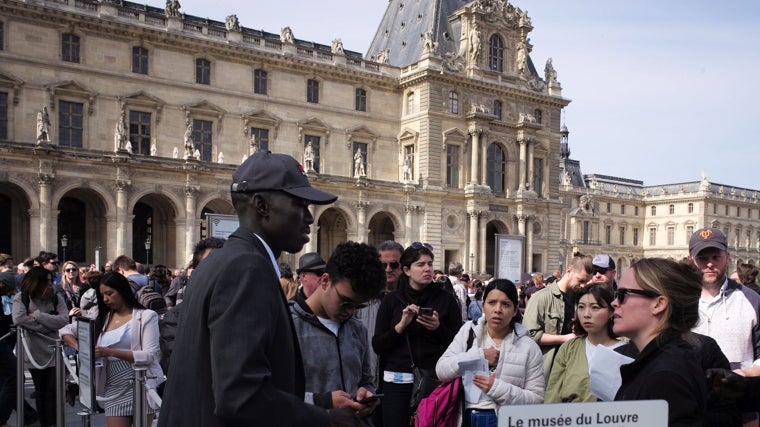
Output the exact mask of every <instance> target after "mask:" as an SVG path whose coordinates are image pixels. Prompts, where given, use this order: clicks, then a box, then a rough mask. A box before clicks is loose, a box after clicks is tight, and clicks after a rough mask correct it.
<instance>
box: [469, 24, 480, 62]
mask: <svg viewBox="0 0 760 427" xmlns="http://www.w3.org/2000/svg"><path fill="white" fill-rule="evenodd" d="M469 53H470V60H471V61H472V62H478V58H480V31H479V30H473V31H471V32H470V50H469Z"/></svg>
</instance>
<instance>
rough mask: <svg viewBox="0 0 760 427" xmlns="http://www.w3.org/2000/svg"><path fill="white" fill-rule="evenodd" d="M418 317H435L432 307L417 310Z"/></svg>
mask: <svg viewBox="0 0 760 427" xmlns="http://www.w3.org/2000/svg"><path fill="white" fill-rule="evenodd" d="M417 315H419V316H432V315H433V309H432V308H430V307H420V308H419V309H418V310H417Z"/></svg>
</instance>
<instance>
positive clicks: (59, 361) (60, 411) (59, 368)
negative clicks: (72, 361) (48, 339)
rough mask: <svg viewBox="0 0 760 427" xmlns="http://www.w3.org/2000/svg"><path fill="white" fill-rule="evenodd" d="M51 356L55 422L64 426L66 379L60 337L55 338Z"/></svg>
mask: <svg viewBox="0 0 760 427" xmlns="http://www.w3.org/2000/svg"><path fill="white" fill-rule="evenodd" d="M53 357H54V359H53V360H55V424H56V425H58V426H65V425H66V410H65V408H64V406H63V405H64V400H65V399H66V379H65V377H64V375H66V368H65V367H64V366H63V341H61V340H60V339H57V340H55V350H54V354H53ZM22 425H23V424H22Z"/></svg>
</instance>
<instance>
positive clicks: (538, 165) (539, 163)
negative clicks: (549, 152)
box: [533, 157, 544, 194]
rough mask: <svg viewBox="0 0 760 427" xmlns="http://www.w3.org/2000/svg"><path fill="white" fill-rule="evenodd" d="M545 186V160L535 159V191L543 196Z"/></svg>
mask: <svg viewBox="0 0 760 427" xmlns="http://www.w3.org/2000/svg"><path fill="white" fill-rule="evenodd" d="M543 185H544V159H542V158H539V157H534V158H533V191H535V192H537V193H539V194H541V188H542V187H543Z"/></svg>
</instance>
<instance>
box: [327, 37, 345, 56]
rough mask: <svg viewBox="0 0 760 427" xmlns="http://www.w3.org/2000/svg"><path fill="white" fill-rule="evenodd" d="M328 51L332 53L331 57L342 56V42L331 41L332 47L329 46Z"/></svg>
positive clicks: (339, 40) (337, 40)
mask: <svg viewBox="0 0 760 427" xmlns="http://www.w3.org/2000/svg"><path fill="white" fill-rule="evenodd" d="M330 51H331V52H332V53H333V55H344V54H345V52H344V51H343V41H342V40H341V39H335V40H333V41H332V45H331V46H330Z"/></svg>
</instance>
